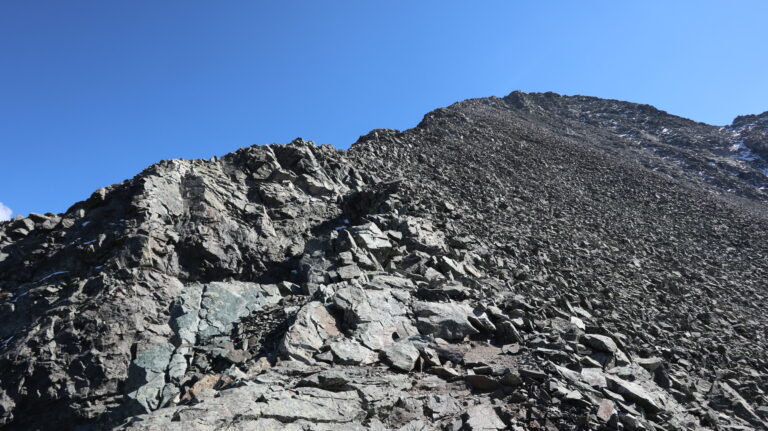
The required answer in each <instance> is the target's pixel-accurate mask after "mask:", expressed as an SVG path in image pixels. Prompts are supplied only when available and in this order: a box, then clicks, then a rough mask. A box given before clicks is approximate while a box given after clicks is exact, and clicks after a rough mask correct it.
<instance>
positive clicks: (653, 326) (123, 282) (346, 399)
mask: <svg viewBox="0 0 768 431" xmlns="http://www.w3.org/2000/svg"><path fill="white" fill-rule="evenodd" d="M737 123H738V124H737ZM758 123H759V121H758V120H756V119H754V118H751V119H750V118H746V119H741V120H737V121H736V122H735V123H734V125H733V126H732V127H731V128H725V129H723V130H720V129H719V128H716V127H712V126H707V125H702V124H699V123H693V122H690V121H688V120H684V119H679V118H677V117H672V116H669V115H668V114H666V113H663V112H661V111H657V110H655V109H653V108H650V107H646V106H640V105H633V104H628V103H625V102H617V101H605V100H600V99H594V98H583V97H573V98H566V97H561V96H557V95H554V94H545V95H536V94H531V95H526V94H522V93H513V94H512V95H510V96H508V97H506V98H504V99H497V98H490V99H477V100H470V101H465V102H461V103H459V104H456V105H453V106H451V107H449V108H444V109H441V110H438V111H435V112H433V113H430V114H428V115H427V116H426V117H425V118H424V120H423V121H422V122H421V124H420V125H419V126H417V127H416V128H414V129H412V130H409V131H405V132H398V131H393V130H378V131H374V132H372V133H371V134H369V135H366V136H364V137H361V139H360V140H359V141H358V143H356V144H355V145H354V146H353V148H352V149H351V150H350V151H348V152H342V151H338V150H335V149H333V148H330V147H317V146H315V145H314V144H312V143H309V142H305V141H303V140H296V141H294V142H292V143H290V144H288V145H273V146H267V147H250V148H244V149H240V150H238V151H236V152H234V153H232V154H228V155H226V156H223V157H221V158H213V159H211V160H193V161H182V160H173V161H164V162H161V163H158V164H157V165H154V166H152V167H150V168H148V169H147V170H145V171H144V172H142V173H141V174H139V175H138V176H137V177H135V178H134V179H132V180H129V181H126V182H124V183H122V184H119V185H115V186H112V187H109V188H105V189H101V190H99V191H97V192H96V193H94V194H93V196H91V197H90V198H89V199H88V200H86V201H83V202H80V203H77V204H75V205H74V206H73V207H72V208H70V209H69V210H68V211H67V212H66V213H64V214H59V215H54V214H45V215H37V214H33V215H30V216H29V217H27V218H19V219H17V220H14V221H11V222H7V223H2V224H0V310H1V311H0V423H1V424H2V425H3V426H4V427H5V428H7V429H50V428H52V427H55V428H63V429H74V428H77V429H125V430H155V429H184V430H195V429H199V430H212V429H248V430H251V429H265V430H266V429H297V430H299V429H302V430H303V429H328V430H330V429H334V430H338V429H350V430H352V429H355V430H357V429H382V430H384V429H403V430H427V429H440V430H480V429H483V430H494V429H499V430H500V429H516V430H538V429H548V430H551V429H563V430H565V429H568V430H572V429H606V430H618V429H628V430H643V429H645V430H657V429H667V430H673V429H674V430H677V429H718V430H726V429H734V430H735V429H763V428H765V427H767V426H768V425H766V420H768V399H767V398H766V396H765V391H766V390H768V388H767V387H766V384H768V369H766V367H765V363H766V353H765V352H766V351H767V350H766V347H767V346H766V339H765V333H766V318H765V316H764V313H763V310H762V304H763V303H764V302H765V301H764V299H766V292H765V287H766V286H765V284H764V282H763V280H765V279H767V278H768V268H767V267H766V263H765V262H767V260H766V259H765V258H766V257H768V241H766V239H768V238H766V232H768V230H767V229H766V227H768V218H766V214H768V212H766V211H765V205H766V203H765V196H764V194H762V192H761V190H760V189H759V187H755V184H757V183H755V182H754V179H755V178H757V177H755V175H757V173H759V168H760V166H761V165H760V163H762V162H761V161H759V160H751V161H749V163H748V164H744V165H740V166H741V167H740V168H739V169H741V171H740V172H742V173H746V174H744V175H741V174H740V175H741V176H735V177H734V176H733V175H731V174H729V173H728V172H729V171H727V170H724V169H723V168H721V167H718V166H714V167H713V169H714V170H710V171H708V172H710V173H711V172H715V173H716V175H715V174H712V175H713V176H711V178H715V177H716V178H717V180H716V181H713V180H711V178H709V179H708V178H704V177H701V176H699V175H691V173H692V172H693V171H692V170H691V169H692V168H690V166H693V165H694V162H695V163H704V164H706V163H707V162H706V161H707V160H709V161H712V160H715V159H714V158H715V157H717V158H727V157H731V156H732V154H731V153H730V151H731V150H730V149H729V148H730V147H729V146H730V145H733V140H734V139H738V138H739V136H741V135H739V134H740V133H746V132H745V131H748V130H751V131H753V130H755V128H756V127H757V126H754V125H755V124H758ZM664 130H666V131H664ZM750 133H751V132H750ZM737 135H738V136H737ZM745 136H746V135H745ZM755 136H758V135H755ZM755 139H757V140H760V139H762V138H760V136H758V137H757V138H755ZM760 142H762V141H760ZM750 145H752V144H750ZM660 148H661V149H663V150H659V149H660ZM750 148H757V147H755V146H751V147H750ZM755 151H757V150H755ZM661 154H663V155H661ZM664 157H676V158H677V159H676V160H677V161H678V162H680V163H677V162H668V161H665V159H664ZM717 160H720V159H717ZM723 160H725V159H723ZM683 164H686V165H687V167H685V166H683ZM656 168H658V169H656ZM747 174H748V175H747ZM708 175H709V174H708Z"/></svg>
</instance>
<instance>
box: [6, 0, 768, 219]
mask: <svg viewBox="0 0 768 431" xmlns="http://www.w3.org/2000/svg"><path fill="white" fill-rule="evenodd" d="M630 3H632V4H630ZM767 19H768V2H766V1H764V0H756V1H733V2H724V1H701V0H697V1H669V0H667V1H647V0H643V1H640V0H637V1H635V2H628V1H621V2H618V1H589V2H575V1H565V0H563V1H541V0H539V1H481V2H479V1H472V2H470V1H462V2H458V1H446V0H440V1H386V2H373V1H359V0H357V1H322V2H321V1H309V0H308V1H276V2H266V1H265V2H257V1H235V0H228V1H220V2H213V1H190V0H183V1H181V0H178V1H170V0H163V1H156V0H144V1H136V0H132V1H117V0H91V1H84V0H72V1H61V0H50V1H42V0H41V1H37V0H29V1H26V0H25V1H12V0H9V1H3V2H0V160H2V164H1V165H0V166H2V170H0V202H3V203H4V204H5V205H6V206H8V207H10V208H12V209H13V212H14V214H17V213H21V214H24V215H26V214H27V213H29V212H46V211H52V212H60V211H64V210H65V209H66V208H67V207H68V206H69V205H70V204H72V203H74V202H75V201H77V200H81V199H85V198H87V197H88V196H89V195H90V193H91V192H92V191H93V190H95V189H97V188H99V187H102V186H105V185H108V184H112V183H116V182H120V181H122V180H124V179H126V178H130V177H132V176H133V175H135V174H136V173H138V172H139V171H140V170H142V169H143V168H144V167H146V166H147V165H149V164H151V163H154V162H156V161H159V160H161V159H168V158H178V157H184V158H196V157H210V156H212V155H221V154H225V153H227V152H230V151H232V150H235V149H236V148H239V147H242V146H247V145H254V144H267V143H272V142H278V143H284V142H287V141H289V140H291V139H293V138H295V137H297V136H301V137H304V138H305V139H311V140H314V141H316V142H317V143H321V144H331V145H335V146H337V147H339V148H347V147H349V145H350V144H352V143H353V142H354V141H355V140H356V139H357V137H358V136H359V135H361V134H365V133H366V132H368V131H369V130H370V129H373V128H381V127H386V128H396V129H405V128H409V127H412V126H414V125H415V124H417V123H418V122H419V120H420V119H421V117H422V116H423V115H424V114H425V113H426V112H428V111H429V110H432V109H434V108H437V107H440V106H445V105H448V104H450V103H452V102H455V101H458V100H461V99H465V98H470V97H483V96H490V95H497V96H503V95H505V94H507V93H509V92H511V91H512V90H515V89H520V90H523V91H550V90H551V91H556V92H559V93H565V94H586V95H594V96H599V97H608V98H617V99H624V100H630V101H635V102H642V103H649V104H653V105H655V106H657V107H659V108H661V109H664V110H667V111H669V112H671V113H674V114H678V115H682V116H685V117H689V118H692V119H695V120H699V121H704V122H708V123H713V124H727V123H730V122H731V120H732V119H733V117H735V116H736V115H738V114H746V113H758V112H762V111H765V110H768V78H766V77H767V76H768V25H767V24H766V22H767V21H766V20H767ZM0 215H2V207H0Z"/></svg>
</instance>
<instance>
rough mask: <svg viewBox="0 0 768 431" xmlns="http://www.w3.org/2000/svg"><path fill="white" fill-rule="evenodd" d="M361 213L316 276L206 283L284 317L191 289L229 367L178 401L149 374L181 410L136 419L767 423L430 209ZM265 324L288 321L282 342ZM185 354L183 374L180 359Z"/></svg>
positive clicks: (155, 388)
mask: <svg viewBox="0 0 768 431" xmlns="http://www.w3.org/2000/svg"><path fill="white" fill-rule="evenodd" d="M391 206H396V203H395V204H393V205H391ZM354 221H356V222H359V224H353V223H350V220H348V219H341V220H340V224H339V226H336V227H335V228H334V229H333V230H331V231H330V232H329V233H328V235H327V237H326V238H325V239H324V241H323V243H321V244H319V245H317V246H316V248H315V249H314V250H313V251H312V252H311V253H308V254H306V255H305V256H304V257H303V258H302V260H301V262H300V265H299V267H298V268H297V271H301V272H302V274H301V275H302V276H303V278H304V279H305V280H307V281H306V282H305V283H302V284H301V285H299V284H293V283H290V282H283V283H281V284H279V285H257V284H248V283H211V284H209V285H207V287H206V288H201V291H202V290H205V295H207V297H210V298H221V297H225V296H229V295H235V296H236V297H240V298H243V299H247V302H248V303H249V304H251V305H250V307H252V309H251V310H242V312H243V313H246V312H249V313H252V315H253V316H256V315H259V316H263V315H265V314H269V313H265V310H268V309H269V307H273V309H275V310H280V313H279V314H281V316H282V317H280V318H276V319H274V322H273V323H272V324H271V325H270V324H265V322H264V319H260V318H254V319H255V323H254V324H251V325H250V328H249V325H248V324H247V323H243V322H244V321H245V320H247V319H242V316H237V315H232V316H230V317H231V318H230V319H221V318H219V319H218V320H217V321H218V322H228V321H229V323H230V324H231V325H232V329H231V330H230V329H229V328H228V327H224V328H222V327H219V328H211V327H210V326H207V324H206V323H205V320H204V319H202V320H200V321H199V322H196V321H195V322H193V320H194V319H195V318H196V316H197V315H198V314H199V313H198V311H199V310H198V309H195V308H194V306H191V307H190V306H189V304H199V303H200V298H199V297H198V296H197V295H198V293H196V292H192V293H190V295H193V296H194V297H193V298H189V299H186V296H185V297H184V299H182V303H180V304H177V305H176V306H177V307H179V308H180V310H183V311H181V312H179V313H177V314H175V315H176V316H177V317H176V321H177V322H178V323H177V326H178V327H179V330H178V332H179V334H184V333H185V328H184V325H196V326H198V327H200V328H206V327H207V328H208V329H206V330H204V331H202V332H203V333H207V334H209V335H210V336H213V338H210V337H204V339H205V340H207V341H206V342H207V343H209V344H216V343H217V342H218V343H219V344H222V343H221V340H218V341H216V340H214V338H215V336H216V335H219V336H220V338H223V339H224V340H225V343H223V345H226V346H224V347H221V348H218V349H217V348H213V349H211V355H209V357H214V358H217V359H218V361H219V364H220V365H219V368H222V369H221V371H220V372H217V373H211V372H210V370H211V365H210V364H204V365H203V366H200V367H199V370H206V369H207V370H208V373H207V374H200V373H198V374H196V375H194V377H192V378H191V379H190V380H189V382H188V384H186V392H185V393H183V394H180V395H177V396H176V398H173V399H168V400H166V399H163V397H162V382H164V380H162V379H161V384H155V383H153V382H152V380H151V378H147V380H146V383H145V384H144V386H141V387H140V388H139V389H137V390H136V391H135V392H133V393H132V394H131V396H133V397H134V398H135V399H136V400H137V401H140V402H141V403H142V404H144V405H145V407H147V409H148V410H152V409H154V408H158V407H164V406H165V408H160V409H159V410H156V411H154V412H152V413H149V414H145V415H140V416H136V417H134V418H132V419H130V420H129V422H128V423H127V424H126V425H124V428H125V429H130V430H144V429H217V428H220V427H231V428H232V429H297V430H298V429H337V430H338V429H361V428H366V429H403V430H421V429H445V430H451V429H452V430H460V429H471V430H480V429H551V428H552V427H555V428H558V429H570V428H575V427H580V428H582V429H628V430H641V429H646V430H654V429H686V428H697V427H700V426H715V425H716V424H718V423H720V424H730V425H731V428H732V429H738V428H739V427H763V426H765V424H764V422H763V421H762V419H761V418H760V417H759V415H758V413H756V412H755V411H753V410H752V408H751V407H750V405H749V404H748V403H747V402H746V401H745V400H744V399H743V398H741V397H740V396H739V394H738V393H737V392H736V391H735V390H734V389H733V388H732V387H731V386H730V385H729V382H728V381H726V380H719V381H715V382H707V381H703V380H698V381H691V380H690V379H688V378H687V376H686V375H685V372H684V371H683V370H681V369H679V367H672V366H670V364H668V363H666V361H664V360H663V359H661V358H658V357H645V358H644V357H640V356H638V355H637V354H636V353H634V352H633V351H632V349H631V346H627V345H625V343H624V341H623V339H624V337H623V336H622V334H618V333H612V332H611V331H609V330H607V329H604V328H602V327H600V326H596V325H595V324H594V321H593V318H592V316H591V314H590V313H589V312H588V311H586V310H584V309H582V308H580V307H578V306H573V305H571V304H570V303H568V302H567V301H561V302H560V303H554V304H553V303H548V302H542V301H535V300H532V301H531V300H529V298H526V297H525V296H523V295H520V294H515V293H514V289H512V288H511V287H510V286H508V285H505V283H504V282H502V281H501V280H498V279H493V278H489V277H486V276H485V273H486V271H485V270H484V269H483V267H484V266H485V265H486V263H485V262H484V261H483V259H482V258H481V257H479V256H477V255H476V254H473V253H472V252H471V251H467V250H458V249H454V248H452V247H450V246H448V245H447V242H446V239H445V237H444V235H443V234H442V233H441V232H440V231H439V230H436V229H434V227H433V226H431V224H430V223H429V221H427V220H423V219H418V218H415V217H412V216H403V215H399V214H398V213H397V211H394V212H391V213H384V214H376V215H365V216H364V217H362V218H358V219H357V220H354ZM214 291H215V292H217V293H215V294H214V293H213V292H214ZM185 295H187V293H185ZM203 301H204V300H203ZM225 304H226V303H222V304H219V305H218V306H207V307H206V308H207V309H208V310H225V309H227V307H223V305H225ZM534 304H536V305H534ZM189 316H191V318H188V317H189ZM235 318H237V319H240V322H241V323H239V324H238V323H236V322H235V320H236V319H235ZM286 321H288V322H290V325H284V327H283V328H282V331H285V332H284V333H283V334H280V332H281V328H280V323H281V322H286ZM265 327H267V328H273V329H275V330H277V331H278V337H274V336H273V337H272V340H271V342H270V343H264V341H265V338H266V337H265V332H268V331H265V329H264V328H265ZM228 330H229V332H228ZM206 331H208V332H206ZM199 332H200V331H199V330H198V333H199ZM251 334H255V336H251ZM198 337H199V335H198ZM237 339H240V340H241V341H240V342H239V343H233V342H232V340H237ZM188 341H189V343H190V344H193V343H194V342H195V341H194V340H188ZM199 342H200V339H199V338H198V343H199ZM235 344H237V346H239V348H236V347H235ZM177 353H178V352H177ZM183 353H184V352H181V354H183ZM156 355H157V353H156V352H154V351H148V352H145V353H144V355H143V356H141V357H139V358H138V359H137V361H136V362H135V363H136V364H141V366H143V367H144V370H145V375H146V376H152V373H153V372H155V371H157V372H159V373H160V374H162V372H163V371H162V369H163V367H164V365H163V364H165V363H166V360H165V359H161V360H160V361H159V364H161V366H160V367H155V366H154V361H156V360H157V356H156ZM165 355H166V356H167V357H170V351H168V352H165ZM170 364H171V365H170V366H169V367H168V369H169V370H173V369H174V368H173V364H174V360H173V358H170ZM221 364H223V366H222V365H221ZM227 365H229V367H228V368H226V369H224V368H223V367H226V366H227ZM193 366H194V364H193ZM182 374H183V373H182ZM148 394H149V396H147V395H148ZM713 407H714V408H715V409H716V410H715V409H713Z"/></svg>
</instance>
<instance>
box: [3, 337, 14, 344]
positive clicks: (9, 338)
mask: <svg viewBox="0 0 768 431" xmlns="http://www.w3.org/2000/svg"><path fill="white" fill-rule="evenodd" d="M13 337H15V335H11V336H10V337H8V338H6V339H5V340H3V343H2V344H3V346H5V345H7V344H8V343H10V342H11V340H13Z"/></svg>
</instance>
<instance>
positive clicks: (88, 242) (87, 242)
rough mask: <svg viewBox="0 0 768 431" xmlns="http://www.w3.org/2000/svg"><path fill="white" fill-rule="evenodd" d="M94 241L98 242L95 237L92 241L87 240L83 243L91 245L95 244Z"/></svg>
mask: <svg viewBox="0 0 768 431" xmlns="http://www.w3.org/2000/svg"><path fill="white" fill-rule="evenodd" d="M94 242H96V240H95V239H92V240H90V241H85V242H84V243H83V245H91V244H93V243H94Z"/></svg>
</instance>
